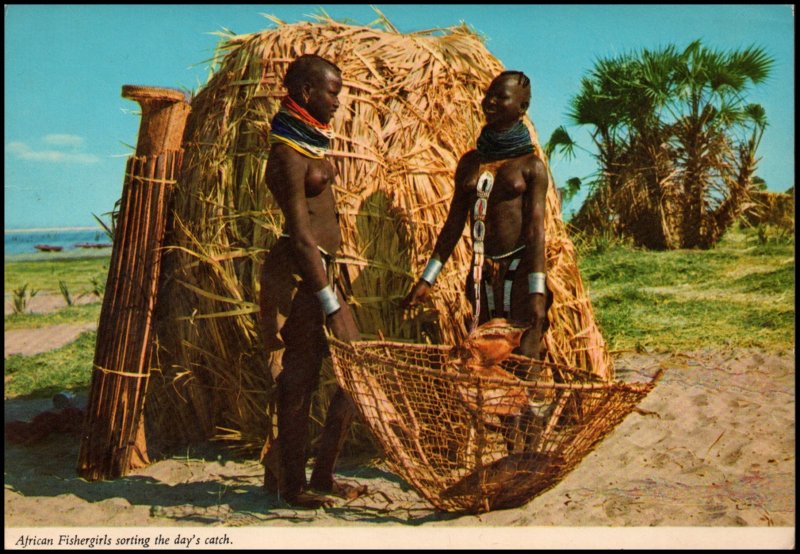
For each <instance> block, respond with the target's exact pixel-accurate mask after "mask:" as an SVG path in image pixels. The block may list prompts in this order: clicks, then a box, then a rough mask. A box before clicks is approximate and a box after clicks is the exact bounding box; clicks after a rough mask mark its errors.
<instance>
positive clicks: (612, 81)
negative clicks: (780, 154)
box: [546, 40, 774, 249]
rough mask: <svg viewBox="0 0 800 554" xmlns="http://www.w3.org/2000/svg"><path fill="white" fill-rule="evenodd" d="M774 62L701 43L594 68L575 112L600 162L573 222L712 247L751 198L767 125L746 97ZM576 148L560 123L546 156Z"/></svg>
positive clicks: (657, 241)
mask: <svg viewBox="0 0 800 554" xmlns="http://www.w3.org/2000/svg"><path fill="white" fill-rule="evenodd" d="M773 63H774V61H773V60H772V59H771V58H770V57H768V56H767V55H766V54H765V53H764V51H763V50H762V49H761V48H755V47H749V48H746V49H744V50H741V51H733V52H721V51H716V50H710V49H708V48H705V47H704V46H703V45H702V44H701V42H700V41H699V40H697V41H694V42H692V43H691V44H690V45H689V46H688V47H687V48H686V49H684V50H683V51H678V49H677V48H676V47H674V46H667V47H664V48H660V49H658V50H654V51H650V50H643V51H642V52H641V53H639V54H626V55H622V56H618V57H615V58H610V59H605V60H599V61H598V62H596V64H595V67H594V69H593V70H592V71H591V72H590V74H589V76H587V77H585V78H584V79H583V80H582V81H581V89H580V91H579V93H578V94H577V95H576V96H575V97H574V98H573V99H572V101H571V106H570V111H569V113H568V117H569V118H570V120H571V121H572V122H573V123H574V124H577V125H588V126H590V127H591V128H592V130H591V137H592V141H593V143H594V148H595V154H594V155H595V157H596V159H597V162H598V166H599V172H598V174H596V175H595V176H594V178H593V179H591V180H590V186H591V191H590V193H589V195H588V197H587V200H586V202H585V203H584V206H583V207H582V208H581V210H580V211H579V212H578V214H577V215H576V217H575V218H574V221H573V223H574V224H575V225H576V226H577V227H579V228H584V229H587V230H589V229H591V228H594V229H597V230H598V231H608V230H610V229H611V230H613V231H614V232H616V233H619V234H622V235H627V236H630V237H632V238H633V239H634V241H635V242H636V243H638V244H640V245H642V246H646V247H649V248H657V249H666V248H686V247H689V248H691V247H701V248H708V247H710V246H713V245H714V244H715V243H716V242H717V241H718V240H719V238H720V237H721V236H722V234H723V233H724V231H725V229H727V227H728V226H729V225H730V223H732V221H733V220H734V219H735V218H736V216H737V215H738V213H740V211H741V209H742V206H743V203H744V202H745V200H746V197H747V194H748V190H749V187H750V180H751V178H752V176H753V172H754V171H755V168H756V165H757V162H758V158H757V156H756V151H757V148H758V144H759V142H760V139H761V136H762V135H763V131H764V128H765V126H766V116H765V114H764V111H763V108H761V107H760V106H758V105H754V104H747V103H746V102H745V99H744V96H745V93H746V91H747V89H748V88H749V86H751V85H757V84H760V83H762V82H763V81H764V80H765V79H766V77H767V76H768V74H769V71H770V69H771V67H772V65H773ZM574 147H575V144H574V142H573V141H572V139H571V138H570V137H569V134H568V133H567V131H566V130H565V129H564V128H563V127H561V128H559V129H558V130H557V132H555V133H554V134H553V136H551V138H550V141H549V142H548V144H547V148H546V151H547V152H548V154H550V153H552V152H554V151H555V150H557V149H558V150H560V151H561V152H567V151H572V150H571V149H574Z"/></svg>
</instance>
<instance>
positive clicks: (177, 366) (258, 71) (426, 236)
mask: <svg viewBox="0 0 800 554" xmlns="http://www.w3.org/2000/svg"><path fill="white" fill-rule="evenodd" d="M276 23H277V27H276V28H274V29H269V30H265V31H263V32H259V33H255V34H251V35H244V36H228V37H226V38H225V39H224V40H223V41H222V43H221V45H220V49H219V58H218V68H217V69H216V71H215V72H214V73H213V75H212V76H211V78H210V80H209V81H208V83H207V84H206V85H205V86H204V87H203V88H202V89H201V90H200V91H199V92H198V93H197V94H196V95H195V97H194V98H193V99H192V112H191V115H190V116H189V120H188V122H187V128H186V134H185V137H184V148H185V158H184V166H183V173H182V178H181V180H180V182H179V184H178V186H177V188H176V190H175V193H174V208H173V211H174V213H173V215H174V224H173V228H172V230H171V232H170V235H169V236H168V238H167V244H168V245H170V246H169V249H168V251H167V252H166V253H165V257H164V266H163V280H162V285H161V288H160V296H159V300H158V313H157V333H158V340H159V349H158V352H159V357H158V366H159V370H158V371H156V373H154V376H153V377H151V382H150V389H149V392H148V400H147V405H146V407H147V411H146V421H147V426H148V434H149V438H150V439H151V440H153V439H157V440H158V442H162V441H167V442H170V443H173V444H185V443H191V442H193V441H197V440H203V439H207V438H209V437H216V438H219V439H231V440H236V442H235V443H234V444H235V445H237V446H240V447H243V448H246V449H251V448H252V449H257V448H260V446H261V444H262V442H263V439H264V437H265V436H267V435H268V434H271V433H272V432H273V423H274V420H273V418H274V413H275V411H274V409H273V408H274V406H273V405H272V404H271V401H272V390H273V382H272V379H271V376H270V370H269V367H268V362H267V360H266V358H265V356H264V354H263V350H262V347H261V339H260V337H259V329H258V324H257V305H256V302H257V298H258V287H259V271H260V266H261V261H262V259H263V255H264V253H265V252H266V251H267V250H268V249H269V247H270V246H271V245H272V244H273V242H274V241H275V240H276V238H277V235H278V234H279V233H280V230H281V223H282V221H281V216H280V212H279V210H278V209H277V207H276V205H275V204H274V202H273V201H272V199H271V197H270V194H269V192H268V190H267V187H266V184H265V181H264V173H265V168H266V165H267V157H268V155H269V148H268V144H267V141H266V135H267V131H268V129H269V121H270V119H271V117H272V115H273V114H274V113H275V112H276V110H277V109H278V103H279V100H280V98H281V97H282V95H283V94H285V91H284V90H283V87H282V85H281V82H282V79H283V75H284V72H285V70H286V68H287V66H288V64H289V63H290V62H291V61H292V60H293V59H294V58H295V57H297V56H299V55H301V54H304V53H316V54H319V55H321V56H324V57H326V58H328V59H330V60H332V61H333V62H334V63H336V64H337V65H338V66H339V67H340V68H341V69H342V71H343V80H344V88H343V90H342V93H341V95H340V101H341V107H340V109H339V111H338V112H337V115H336V117H335V119H334V121H333V122H332V123H333V128H334V130H335V131H336V135H337V138H336V139H335V140H334V143H333V152H332V157H333V160H334V163H335V164H336V165H337V168H338V171H339V176H340V177H339V186H338V187H336V188H335V194H336V197H337V202H338V208H339V211H340V214H341V226H342V232H343V238H344V241H343V242H344V252H343V254H344V259H345V263H346V264H347V266H348V269H349V272H350V275H351V277H352V280H353V286H354V292H355V297H356V298H355V300H356V309H355V311H356V316H357V319H358V323H359V325H360V328H361V330H362V333H363V335H364V336H365V338H370V337H375V336H377V335H378V334H379V333H380V334H382V335H383V336H384V337H386V338H387V339H393V340H408V341H415V342H432V343H449V344H452V343H454V342H456V341H457V340H459V339H461V338H462V337H463V336H464V335H465V326H464V322H465V321H466V319H467V318H468V316H469V313H470V310H469V306H468V304H467V302H466V300H465V296H464V294H463V290H464V279H465V276H466V273H467V268H468V266H469V263H470V249H469V245H468V243H469V241H468V240H464V241H462V242H461V244H460V245H459V246H458V248H457V249H456V251H455V252H454V254H453V257H452V258H451V261H450V262H449V263H448V264H447V265H446V267H445V269H444V271H443V273H442V275H441V276H440V277H439V280H438V281H437V285H436V287H435V289H434V294H433V303H432V306H431V307H430V308H428V309H424V310H419V311H417V312H414V313H406V314H404V313H402V312H401V310H400V308H399V301H400V299H401V298H402V297H403V296H404V295H405V294H406V293H407V291H408V290H409V288H410V286H411V284H412V281H413V280H414V279H415V278H416V277H417V276H418V275H419V274H420V271H421V270H422V268H423V267H424V264H425V263H426V261H427V259H428V256H429V255H430V252H431V251H432V248H433V244H434V242H435V240H436V237H437V234H438V232H439V230H440V228H441V225H442V223H443V221H444V219H445V216H446V213H447V209H448V205H449V200H450V197H451V194H452V187H453V172H454V169H455V167H456V163H457V161H458V159H459V157H460V156H461V155H462V154H463V153H464V152H466V151H467V150H469V149H471V148H474V144H475V140H476V138H477V136H478V133H479V131H480V128H481V126H482V124H483V121H482V115H481V110H480V100H481V98H482V96H483V93H484V91H485V89H486V87H487V86H488V84H489V82H490V81H491V79H492V78H493V77H494V76H495V75H496V74H497V73H498V72H500V71H502V70H503V69H504V68H503V66H502V64H501V63H500V62H499V61H498V60H497V59H496V58H494V57H493V56H492V55H491V54H490V53H489V51H488V50H487V49H486V47H485V46H484V44H483V43H482V41H481V39H480V38H479V37H478V36H477V35H476V34H475V33H473V32H472V31H470V30H469V29H468V28H467V27H465V26H459V27H453V28H448V29H439V30H431V31H424V32H418V33H412V34H401V33H399V32H398V31H397V30H396V29H394V28H393V27H392V26H391V24H389V23H388V22H385V21H384V24H383V27H384V29H378V28H374V27H366V26H351V25H345V24H342V23H338V22H335V21H332V20H329V19H321V20H319V21H318V22H313V23H312V22H304V23H298V24H292V25H289V24H283V23H281V22H279V21H276ZM532 77H533V82H534V85H535V82H536V76H535V75H533V76H532ZM534 92H535V90H534ZM533 101H534V102H535V94H534V99H533ZM527 123H528V124H529V126H530V128H531V131H532V135H533V137H534V143H535V145H536V148H537V149H538V151H539V153H540V155H541V156H542V157H543V159H544V156H543V154H542V150H541V147H540V146H539V144H538V139H537V138H536V134H535V130H534V128H533V125H532V124H531V123H530V121H528V122H527ZM560 216H561V209H560V204H559V199H558V196H557V192H556V187H555V186H554V185H553V184H552V183H551V187H550V190H549V191H548V213H547V223H546V229H547V265H548V279H549V283H550V286H551V287H552V288H553V292H554V294H555V299H554V300H555V302H554V305H553V308H552V312H551V321H552V325H551V328H550V331H549V332H548V334H547V336H546V341H547V345H548V352H549V354H548V355H549V357H550V359H551V360H552V361H554V362H557V363H563V364H568V365H571V366H576V367H579V368H582V369H587V370H589V371H592V372H593V373H595V374H597V375H599V376H601V377H603V378H611V376H612V374H613V369H612V365H611V361H610V357H609V355H608V352H607V350H606V347H605V343H604V341H603V338H602V336H601V334H600V332H599V330H598V328H597V326H596V324H595V321H594V316H593V313H592V308H591V305H590V302H589V299H588V297H587V295H586V293H585V291H584V289H583V284H582V281H581V277H580V274H579V271H578V267H577V263H576V255H575V250H574V248H573V245H572V242H571V241H570V239H569V237H568V236H567V233H566V231H565V226H564V223H563V222H562V221H561V217H560ZM466 233H467V229H465V235H466ZM329 377H330V374H329ZM324 396H325V395H324V394H323V395H322V397H321V398H320V399H318V401H320V402H321V403H322V404H324V402H325V398H324Z"/></svg>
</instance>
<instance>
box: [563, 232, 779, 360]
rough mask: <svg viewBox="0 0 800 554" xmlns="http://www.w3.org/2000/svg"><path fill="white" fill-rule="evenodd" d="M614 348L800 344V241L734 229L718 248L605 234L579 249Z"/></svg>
mask: <svg viewBox="0 0 800 554" xmlns="http://www.w3.org/2000/svg"><path fill="white" fill-rule="evenodd" d="M578 262H579V266H580V268H581V274H582V275H583V278H584V284H585V285H586V288H587V289H588V290H589V294H590V297H591V298H592V304H593V306H594V311H595V317H596V318H597V322H598V324H599V325H600V328H601V331H602V333H603V336H604V338H605V339H606V341H607V342H608V344H609V348H611V349H612V350H629V349H638V348H647V349H657V350H673V351H676V350H687V349H698V348H704V347H720V346H727V347H757V348H766V349H784V348H791V347H792V346H793V345H794V244H793V243H792V242H791V241H785V242H782V243H766V244H764V243H759V242H758V240H757V235H756V234H755V232H754V231H741V230H734V231H732V232H731V233H729V235H727V236H726V237H725V238H724V239H723V241H721V243H720V244H719V245H717V247H716V248H714V249H711V250H673V251H667V252H654V251H647V250H639V249H636V248H632V247H630V246H626V245H623V244H619V243H617V244H613V243H611V244H609V243H608V242H607V241H606V242H603V243H602V244H601V245H600V247H599V248H597V247H595V245H592V244H585V245H582V246H581V249H580V251H579V257H578Z"/></svg>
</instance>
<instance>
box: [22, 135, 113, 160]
mask: <svg viewBox="0 0 800 554" xmlns="http://www.w3.org/2000/svg"><path fill="white" fill-rule="evenodd" d="M53 136H56V137H74V135H48V137H53ZM74 138H77V139H80V137H74ZM80 140H81V141H82V140H83V139H80ZM45 141H47V138H45ZM61 144H64V143H61ZM70 144H75V143H74V142H73V143H70ZM6 150H8V151H9V152H10V153H11V154H13V155H14V156H16V157H17V158H19V159H21V160H29V161H34V162H48V163H77V164H94V163H97V162H99V161H100V158H99V157H98V156H95V155H94V154H85V153H81V152H61V151H59V150H34V149H33V148H31V147H30V146H28V145H27V144H25V143H24V142H10V143H8V144H7V145H6Z"/></svg>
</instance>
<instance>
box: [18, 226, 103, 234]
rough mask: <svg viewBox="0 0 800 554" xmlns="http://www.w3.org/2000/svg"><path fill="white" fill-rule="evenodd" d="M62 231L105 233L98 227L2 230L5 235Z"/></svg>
mask: <svg viewBox="0 0 800 554" xmlns="http://www.w3.org/2000/svg"><path fill="white" fill-rule="evenodd" d="M64 231H105V229H103V228H102V227H100V226H95V227H35V228H32V229H3V233H5V234H6V235H13V234H20V233H63V232H64Z"/></svg>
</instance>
